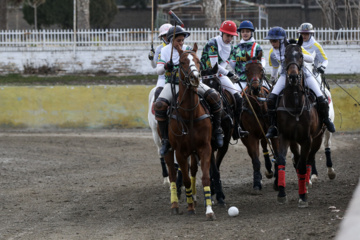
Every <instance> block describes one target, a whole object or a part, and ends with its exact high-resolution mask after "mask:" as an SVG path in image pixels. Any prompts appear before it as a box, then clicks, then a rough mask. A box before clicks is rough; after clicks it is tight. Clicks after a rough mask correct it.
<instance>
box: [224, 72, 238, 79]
mask: <svg viewBox="0 0 360 240" xmlns="http://www.w3.org/2000/svg"><path fill="white" fill-rule="evenodd" d="M226 76H227V77H228V78H230V79H231V80H232V81H233V82H237V81H239V77H238V76H237V75H236V74H234V73H232V72H230V71H229V73H228V74H227V75H226Z"/></svg>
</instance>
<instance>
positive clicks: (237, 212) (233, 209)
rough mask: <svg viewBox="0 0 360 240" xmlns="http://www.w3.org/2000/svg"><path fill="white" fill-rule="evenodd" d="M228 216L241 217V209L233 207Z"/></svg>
mask: <svg viewBox="0 0 360 240" xmlns="http://www.w3.org/2000/svg"><path fill="white" fill-rule="evenodd" d="M228 214H229V216H230V217H235V216H237V215H239V209H238V208H237V207H234V206H232V207H230V208H229V210H228Z"/></svg>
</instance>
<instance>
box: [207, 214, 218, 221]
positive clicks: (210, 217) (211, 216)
mask: <svg viewBox="0 0 360 240" xmlns="http://www.w3.org/2000/svg"><path fill="white" fill-rule="evenodd" d="M215 219H216V217H215V213H208V214H206V220H208V221H213V220H215Z"/></svg>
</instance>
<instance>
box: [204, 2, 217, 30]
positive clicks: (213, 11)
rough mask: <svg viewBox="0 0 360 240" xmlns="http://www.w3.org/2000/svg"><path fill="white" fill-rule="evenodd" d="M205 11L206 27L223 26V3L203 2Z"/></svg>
mask: <svg viewBox="0 0 360 240" xmlns="http://www.w3.org/2000/svg"><path fill="white" fill-rule="evenodd" d="M202 5H203V7H204V10H205V26H206V27H216V28H217V27H220V25H221V13H220V10H221V1H220V0H203V4H202Z"/></svg>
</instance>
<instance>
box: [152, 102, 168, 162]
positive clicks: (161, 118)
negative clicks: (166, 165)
mask: <svg viewBox="0 0 360 240" xmlns="http://www.w3.org/2000/svg"><path fill="white" fill-rule="evenodd" d="M168 106H169V104H168V102H167V100H166V99H163V98H158V99H157V100H156V102H155V119H156V120H157V121H158V126H159V130H160V135H161V148H160V155H161V157H164V156H165V154H166V153H167V152H168V151H169V149H170V147H171V146H170V142H169V135H168V124H169V122H168V116H167V109H168Z"/></svg>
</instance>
